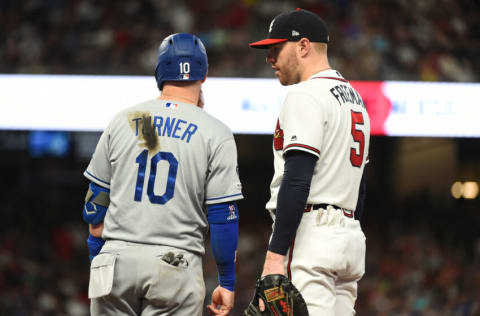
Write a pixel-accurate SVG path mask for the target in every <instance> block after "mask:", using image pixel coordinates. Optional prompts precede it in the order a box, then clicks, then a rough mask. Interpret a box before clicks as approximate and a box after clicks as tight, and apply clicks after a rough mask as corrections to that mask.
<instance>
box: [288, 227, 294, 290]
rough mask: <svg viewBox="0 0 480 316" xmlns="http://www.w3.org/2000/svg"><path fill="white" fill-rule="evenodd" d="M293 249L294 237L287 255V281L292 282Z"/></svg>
mask: <svg viewBox="0 0 480 316" xmlns="http://www.w3.org/2000/svg"><path fill="white" fill-rule="evenodd" d="M294 247H295V236H293V239H292V244H291V245H290V253H289V254H288V263H287V274H288V279H289V280H290V281H292V269H291V265H292V259H293V248H294Z"/></svg>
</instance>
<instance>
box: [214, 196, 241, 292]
mask: <svg viewBox="0 0 480 316" xmlns="http://www.w3.org/2000/svg"><path fill="white" fill-rule="evenodd" d="M238 217H239V215H238V207H237V204H236V203H235V202H225V203H218V204H212V205H209V206H208V222H209V225H210V243H211V246H212V253H213V258H214V259H215V262H216V264H217V270H218V281H219V283H220V286H221V287H224V288H226V289H228V290H230V291H233V290H234V287H235V257H236V251H237V244H238Z"/></svg>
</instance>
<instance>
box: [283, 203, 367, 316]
mask: <svg viewBox="0 0 480 316" xmlns="http://www.w3.org/2000/svg"><path fill="white" fill-rule="evenodd" d="M286 259H287V260H286V262H285V268H286V270H285V271H286V272H287V276H288V277H289V278H290V279H291V280H292V283H293V284H294V285H295V286H296V287H297V289H298V290H299V291H300V293H302V296H303V298H304V299H305V301H306V303H307V307H308V312H309V314H310V315H315V316H316V315H322V316H334V315H338V316H348V315H355V310H354V306H355V300H356V299H357V282H358V281H359V280H360V279H361V277H362V276H363V274H364V273H365V235H364V234H363V232H362V229H361V227H360V222H359V221H357V220H355V219H353V218H348V217H346V216H344V215H343V212H342V211H340V210H337V209H335V208H333V207H331V206H329V207H328V208H327V209H326V210H325V209H319V210H315V211H313V210H312V211H310V212H308V213H304V214H303V217H302V220H301V222H300V225H299V227H298V229H297V233H296V236H295V239H294V241H293V243H292V245H291V247H290V249H289V251H288V253H287V256H286Z"/></svg>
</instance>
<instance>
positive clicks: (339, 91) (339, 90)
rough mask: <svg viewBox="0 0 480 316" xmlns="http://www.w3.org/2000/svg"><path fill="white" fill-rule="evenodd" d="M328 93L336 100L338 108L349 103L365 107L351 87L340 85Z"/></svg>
mask: <svg viewBox="0 0 480 316" xmlns="http://www.w3.org/2000/svg"><path fill="white" fill-rule="evenodd" d="M330 93H332V94H333V96H334V97H335V99H337V101H338V104H339V105H340V106H341V105H342V103H346V102H349V103H353V104H358V105H361V106H362V107H365V104H364V103H363V100H362V98H361V97H360V95H359V94H358V92H357V91H355V89H353V88H352V87H349V86H346V85H343V84H340V85H337V86H335V87H333V88H332V89H330ZM340 101H341V102H340Z"/></svg>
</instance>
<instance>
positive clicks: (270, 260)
mask: <svg viewBox="0 0 480 316" xmlns="http://www.w3.org/2000/svg"><path fill="white" fill-rule="evenodd" d="M269 274H281V275H285V256H283V255H280V254H278V253H275V252H271V251H270V250H269V251H267V255H266V256H265V263H264V264H263V272H262V278H263V277H264V276H266V275H269ZM258 307H259V309H260V311H262V312H263V311H264V310H265V303H264V302H263V300H262V299H261V298H259V299H258Z"/></svg>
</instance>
